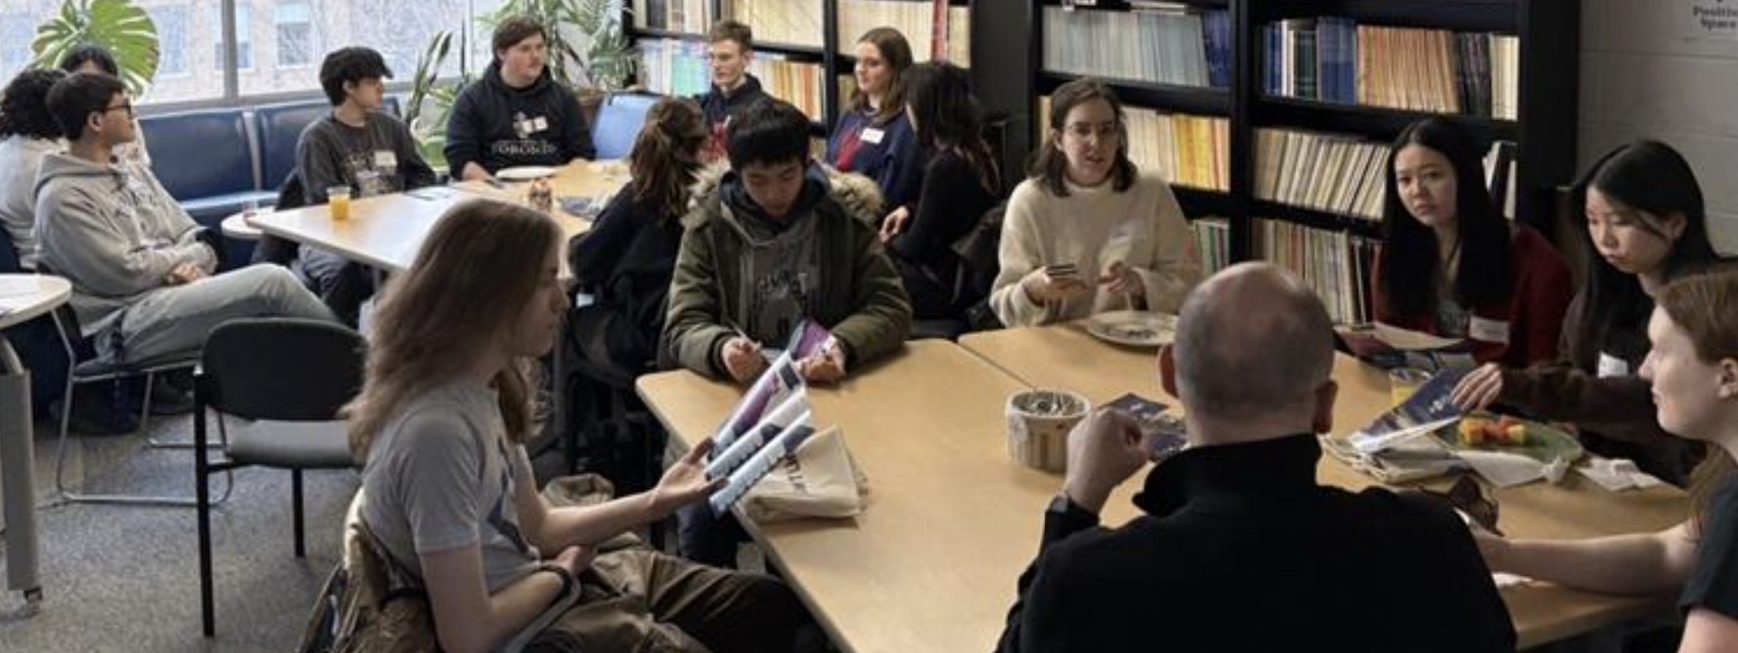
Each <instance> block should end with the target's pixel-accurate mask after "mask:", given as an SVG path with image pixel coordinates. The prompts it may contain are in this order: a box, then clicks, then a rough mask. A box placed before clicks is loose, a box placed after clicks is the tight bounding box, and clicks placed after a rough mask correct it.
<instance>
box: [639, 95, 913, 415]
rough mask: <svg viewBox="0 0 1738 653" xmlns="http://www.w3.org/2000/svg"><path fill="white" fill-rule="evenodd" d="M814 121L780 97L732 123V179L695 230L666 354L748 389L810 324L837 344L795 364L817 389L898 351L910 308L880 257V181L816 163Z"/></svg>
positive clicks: (702, 204)
mask: <svg viewBox="0 0 1738 653" xmlns="http://www.w3.org/2000/svg"><path fill="white" fill-rule="evenodd" d="M808 124H809V121H808V118H807V117H806V116H804V115H803V114H802V112H801V111H798V110H797V109H796V107H793V106H791V105H789V104H786V103H784V102H781V101H778V100H772V99H767V100H762V101H759V102H756V103H755V104H754V105H752V106H750V107H749V108H748V109H747V110H745V111H744V112H743V115H742V116H741V117H740V118H738V119H736V120H732V121H731V124H730V126H729V128H728V133H727V135H726V138H727V139H728V140H729V145H730V170H728V171H724V172H722V175H721V176H720V175H713V176H708V177H707V178H705V179H703V180H702V181H701V182H700V187H699V188H698V189H697V191H696V192H695V193H694V196H695V197H696V198H697V200H696V205H695V206H694V207H693V208H692V209H691V210H690V211H689V213H688V215H687V216H686V217H685V218H684V219H683V224H684V227H685V230H686V231H685V233H684V235H683V237H682V249H681V252H680V253H679V254H678V255H677V258H676V271H675V277H674V279H673V280H672V282H671V285H670V306H669V314H668V318H667V319H666V320H665V325H664V341H665V345H666V351H667V354H668V355H669V356H670V357H673V359H674V362H675V363H676V364H679V365H681V366H682V367H686V368H688V369H691V370H694V371H696V372H699V373H701V374H704V375H707V376H710V377H720V378H730V379H734V380H736V381H738V382H747V381H751V380H753V379H754V378H756V377H757V376H758V375H759V374H760V373H761V372H762V371H763V370H764V369H765V367H766V361H765V359H764V358H763V357H762V356H761V353H760V348H761V346H762V345H768V346H772V347H782V346H783V345H784V340H785V339H786V338H787V337H789V335H790V333H791V331H792V330H793V329H794V328H795V327H796V326H797V325H798V324H799V323H801V321H802V320H804V319H809V320H813V321H815V322H817V323H819V324H820V325H821V326H824V327H826V328H828V329H830V330H831V331H832V333H833V344H832V345H831V346H828V347H824V348H822V349H821V350H820V351H817V352H815V353H814V354H812V355H810V356H808V357H807V358H804V359H802V360H799V361H797V367H798V370H799V371H801V372H802V373H803V376H804V377H805V378H807V379H808V380H809V381H812V382H831V381H836V380H838V379H840V378H842V377H843V376H844V375H845V371H846V370H847V369H853V368H855V367H856V366H859V365H862V364H863V363H865V362H867V361H870V360H873V359H875V358H877V357H879V356H882V355H884V354H887V353H888V352H891V351H893V350H895V349H897V348H898V347H899V346H900V344H901V343H903V342H904V341H905V337H906V333H907V331H908V330H909V329H910V326H911V302H910V300H909V299H908V298H907V297H906V294H905V289H904V287H903V286H902V285H901V283H900V280H899V273H898V272H897V271H896V270H895V269H894V267H893V265H892V263H891V262H890V261H889V260H888V259H887V256H886V255H885V254H884V253H883V252H882V247H881V243H880V240H879V239H878V238H877V237H876V227H877V225H876V223H877V222H878V221H879V219H880V216H881V214H882V211H881V196H880V193H879V192H878V191H877V190H876V187H875V182H873V181H871V180H869V179H868V178H865V177H861V176H858V175H850V174H843V173H838V172H834V171H830V170H827V169H825V168H823V167H822V166H821V165H820V164H818V163H816V162H814V161H813V160H811V158H810V156H809V142H808Z"/></svg>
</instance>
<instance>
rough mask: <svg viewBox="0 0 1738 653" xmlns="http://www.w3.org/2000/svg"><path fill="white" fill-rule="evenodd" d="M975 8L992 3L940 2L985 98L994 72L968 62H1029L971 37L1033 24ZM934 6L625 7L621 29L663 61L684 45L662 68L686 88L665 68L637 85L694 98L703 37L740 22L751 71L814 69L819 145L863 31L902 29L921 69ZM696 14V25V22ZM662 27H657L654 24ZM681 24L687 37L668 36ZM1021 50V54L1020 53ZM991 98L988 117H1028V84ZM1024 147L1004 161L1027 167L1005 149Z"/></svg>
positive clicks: (959, 58) (830, 0) (845, 1)
mask: <svg viewBox="0 0 1738 653" xmlns="http://www.w3.org/2000/svg"><path fill="white" fill-rule="evenodd" d="M974 1H975V2H987V1H988V0H946V4H947V5H948V7H949V9H950V13H949V21H948V22H949V25H950V29H949V30H948V43H949V48H948V51H949V55H948V57H949V59H951V60H954V61H955V63H958V64H960V65H962V66H966V67H968V68H971V69H972V71H973V75H974V79H975V82H976V85H977V86H978V88H979V89H980V93H982V92H983V91H982V89H984V88H986V87H987V86H988V85H989V84H990V83H991V82H992V80H991V79H990V78H989V77H988V75H987V74H985V72H986V71H988V70H991V68H986V67H982V66H979V67H972V66H970V62H972V61H992V60H998V59H996V57H998V56H1001V57H1007V56H1010V55H1014V54H1016V53H1017V56H1018V57H1024V56H1025V55H1024V51H1023V49H1010V48H1009V47H1008V44H1007V43H998V42H995V41H996V40H987V39H973V38H972V37H971V35H973V34H999V33H1004V32H1006V31H1007V30H1013V29H1019V30H1022V31H1024V30H1025V29H1027V27H1026V25H1028V24H1030V23H1029V21H1027V20H1026V18H1025V16H1024V12H1023V11H1020V9H1021V7H1019V6H1017V5H1016V6H1013V7H1010V8H1009V9H1011V11H1005V12H1004V11H1000V9H1001V7H997V9H998V11H994V12H991V11H972V7H973V3H974ZM677 6H680V7H682V8H683V9H684V10H685V11H684V12H683V14H682V15H681V16H680V18H681V20H680V21H677V20H675V19H676V18H677V16H675V15H673V14H671V13H670V8H671V7H677ZM935 6H936V2H934V0H631V1H630V2H629V3H628V4H627V7H626V9H627V10H628V12H629V16H628V17H627V20H625V21H624V24H625V25H627V26H628V35H629V36H630V37H631V38H633V39H634V40H635V41H636V42H638V43H639V44H640V45H641V47H642V48H646V50H645V51H647V52H660V51H661V50H660V49H661V48H668V47H672V46H668V45H665V44H666V43H676V44H686V48H685V49H684V50H683V51H682V52H680V53H677V54H675V55H673V56H667V57H666V58H667V59H668V61H667V62H665V64H660V65H662V66H664V67H669V65H675V66H687V67H688V68H687V71H688V76H687V77H685V78H683V80H684V83H678V84H671V83H669V79H670V78H668V77H664V76H663V74H664V71H663V69H662V68H660V69H657V70H656V71H653V72H651V74H648V75H647V77H650V78H651V79H642V80H641V82H642V83H647V82H651V83H648V84H647V85H648V86H650V87H653V88H652V90H654V91H656V92H665V93H672V94H678V95H696V94H699V93H703V92H705V90H706V88H707V82H706V78H707V76H706V75H705V68H704V56H705V48H706V35H705V32H706V30H707V29H709V28H710V26H711V24H712V23H713V22H715V21H716V20H718V19H720V18H736V19H738V20H742V21H743V22H745V23H747V24H748V25H749V26H750V27H752V28H753V29H754V32H755V36H754V38H755V44H754V51H755V54H756V62H757V64H759V63H760V62H761V61H762V60H763V59H768V58H776V59H781V60H783V61H786V62H791V63H793V64H799V65H812V66H814V67H815V68H813V69H807V68H805V69H804V70H803V74H804V75H808V74H813V75H815V79H814V83H815V84H816V86H817V88H815V89H814V91H815V97H817V98H818V102H816V106H814V107H813V110H812V111H809V113H810V116H811V117H812V118H814V119H815V129H816V132H817V133H819V134H822V135H824V134H826V133H829V132H830V131H831V125H833V124H834V123H835V122H837V120H838V116H839V113H840V110H841V108H842V107H843V106H844V104H845V102H846V100H847V99H848V97H846V96H845V95H844V94H843V91H842V90H841V86H842V78H849V77H850V76H851V75H852V69H853V67H854V66H855V64H856V60H855V58H854V57H852V56H851V54H850V53H851V51H852V49H853V47H854V44H855V43H856V40H857V37H859V36H861V32H862V31H864V30H865V29H867V27H873V26H879V25H883V24H886V25H891V26H893V27H896V28H899V29H900V31H901V32H902V33H904V34H905V36H906V38H907V40H908V41H910V43H911V47H912V51H913V55H914V58H915V59H916V60H917V61H918V62H922V61H927V60H929V59H930V49H931V36H932V33H933V29H934V28H933V25H934V23H933V21H932V20H931V15H932V12H933V11H934V8H935ZM647 9H652V10H653V11H652V12H651V13H652V14H653V15H652V17H651V18H652V19H653V20H651V21H648V16H647V11H646V10H647ZM660 10H661V11H660ZM696 11H698V15H700V16H701V17H702V19H696V18H693V16H694V15H696V13H695V12H696ZM659 18H662V19H663V20H661V21H660V20H657V19H659ZM648 22H650V23H656V24H648ZM677 23H679V24H680V25H683V26H686V28H685V29H672V27H675V26H677V25H676V24H677ZM850 32H857V33H850ZM1020 45H1021V46H1022V48H1023V44H1020ZM751 72H754V73H755V74H756V76H758V77H760V78H761V82H762V84H763V85H765V86H766V88H767V91H768V92H769V93H772V94H773V95H775V96H779V97H784V96H783V95H782V94H781V93H779V92H777V91H775V84H774V83H772V82H773V80H770V79H768V78H767V76H766V75H762V74H761V72H760V71H758V70H753V71H751ZM1010 91H1011V92H1010ZM996 95H997V97H998V98H999V101H991V100H989V99H985V109H986V111H987V112H988V113H990V114H992V115H1004V116H1013V115H1020V116H1024V114H1025V113H1026V111H1027V110H1026V109H1025V108H1024V105H1025V104H1026V103H1027V102H1028V101H1029V100H1030V98H1031V91H1030V84H1029V82H1022V83H1020V84H1018V85H1016V86H1015V87H1013V88H1012V89H1000V92H998V93H997V94H996ZM785 99H791V98H789V97H785ZM799 106H801V104H800V103H799ZM1020 141H1021V142H1019V143H1009V142H1007V141H1006V140H1004V142H1003V143H1002V145H1003V150H1004V151H1005V152H1007V154H1008V155H1009V156H1019V157H1024V155H1025V150H1024V149H1019V150H1017V151H1008V149H1007V148H1009V147H1015V146H1018V147H1024V146H1025V143H1024V140H1023V139H1020ZM1016 160H1018V159H1016ZM1016 169H1017V168H1016Z"/></svg>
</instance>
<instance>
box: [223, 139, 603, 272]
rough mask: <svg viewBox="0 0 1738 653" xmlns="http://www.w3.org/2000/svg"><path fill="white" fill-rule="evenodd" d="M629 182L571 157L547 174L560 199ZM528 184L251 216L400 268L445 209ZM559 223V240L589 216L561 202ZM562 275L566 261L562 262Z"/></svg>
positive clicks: (264, 227) (598, 193)
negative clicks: (346, 212) (340, 210)
mask: <svg viewBox="0 0 1738 653" xmlns="http://www.w3.org/2000/svg"><path fill="white" fill-rule="evenodd" d="M626 182H627V177H626V173H625V170H624V169H623V168H622V167H621V165H620V164H619V162H590V161H575V162H573V163H570V164H568V165H567V166H564V167H562V168H561V169H560V170H559V171H558V172H556V174H555V176H554V177H552V178H551V179H550V186H551V190H552V192H553V193H554V195H555V197H556V198H557V202H558V203H559V200H560V198H562V197H572V196H583V197H607V196H608V195H609V194H611V193H614V192H615V191H616V190H617V189H619V188H621V186H622V184H624V183H626ZM526 188H527V184H526V183H513V182H503V185H502V187H501V188H494V187H492V186H489V185H488V184H485V183H483V182H475V181H468V182H462V183H458V184H454V185H453V186H448V187H429V188H422V189H418V190H414V191H408V192H404V193H393V194H390V195H380V196H376V197H368V198H363V199H353V200H351V201H350V217H349V218H348V219H345V220H333V219H332V213H331V211H330V210H329V209H328V207H327V206H326V205H324V204H321V205H317V206H305V207H301V208H297V209H290V210H287V211H273V212H269V213H262V214H258V215H255V216H253V218H252V219H251V220H250V221H249V222H250V224H252V225H253V226H254V227H257V228H258V229H259V230H260V231H263V232H265V233H268V234H271V235H274V236H278V237H280V238H288V239H290V240H294V241H296V242H299V243H303V244H308V245H314V246H316V247H321V248H325V249H330V250H332V251H334V252H337V253H339V254H341V255H343V256H344V257H345V258H349V259H351V260H355V261H360V262H363V263H367V264H369V265H372V266H375V267H378V268H382V269H386V270H403V269H405V268H407V267H409V266H410V264H411V262H412V261H414V260H415V259H416V253H417V250H418V249H419V248H421V247H422V241H423V239H424V238H425V237H427V236H428V234H429V232H430V231H431V230H432V229H433V228H434V225H435V223H436V222H437V221H439V220H440V218H441V216H442V215H444V214H445V213H446V212H447V210H448V209H451V208H452V207H454V206H456V205H458V204H460V203H462V202H464V201H465V200H468V199H475V198H478V197H486V198H490V199H496V200H501V201H506V202H512V203H515V204H524V203H525V191H526ZM552 217H554V218H555V220H556V222H558V223H560V224H561V230H562V235H563V241H564V242H565V240H566V239H569V238H572V237H574V236H576V235H579V234H582V233H585V232H586V231H587V230H589V229H590V228H591V221H589V220H584V219H581V218H577V217H574V216H572V215H569V214H568V213H566V212H565V211H562V210H560V207H559V204H558V205H557V207H556V210H555V212H554V213H553V214H552ZM563 270H564V274H565V270H566V265H565V262H564V263H563Z"/></svg>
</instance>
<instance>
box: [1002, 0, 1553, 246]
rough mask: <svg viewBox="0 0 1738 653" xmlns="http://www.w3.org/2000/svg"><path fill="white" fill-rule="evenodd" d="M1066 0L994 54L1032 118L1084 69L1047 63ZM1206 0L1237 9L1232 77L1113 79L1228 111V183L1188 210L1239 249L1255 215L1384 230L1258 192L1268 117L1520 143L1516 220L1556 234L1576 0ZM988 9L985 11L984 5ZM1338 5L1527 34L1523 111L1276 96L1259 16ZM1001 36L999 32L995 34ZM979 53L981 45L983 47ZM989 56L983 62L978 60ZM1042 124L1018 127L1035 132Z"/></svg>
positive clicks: (1157, 96)
mask: <svg viewBox="0 0 1738 653" xmlns="http://www.w3.org/2000/svg"><path fill="white" fill-rule="evenodd" d="M1064 4H1066V3H1065V2H1064V1H1063V0H1029V2H1027V3H1025V5H1026V10H1027V13H1028V15H1029V17H1030V21H1029V22H1028V23H1027V24H1026V26H1025V29H1026V31H1025V32H1022V33H1019V34H1008V35H1007V40H1016V39H1015V38H1014V37H1016V36H1020V35H1023V36H1026V37H1027V38H1026V39H1025V40H1026V41H1027V43H1028V47H1027V48H1026V50H1027V52H1026V55H1025V57H1026V58H1025V59H1024V60H1010V59H1005V58H998V59H985V60H984V61H985V62H986V63H990V62H993V65H994V66H995V70H994V71H986V76H989V77H991V78H992V79H994V80H996V82H995V83H998V84H1000V83H1008V84H1021V85H1026V86H1028V87H1029V88H1031V89H1032V90H1033V91H1034V92H1033V94H1032V96H1031V98H1030V99H1029V100H1028V101H1027V102H1026V103H1025V104H1024V105H1023V107H1022V109H1023V110H1024V111H1027V112H1029V115H1028V120H1029V121H1040V120H1042V118H1043V117H1042V116H1037V115H1036V111H1037V106H1038V96H1039V95H1044V94H1048V93H1050V92H1051V91H1053V90H1054V89H1055V88H1056V87H1057V86H1060V85H1061V84H1063V83H1065V82H1067V81H1069V80H1072V79H1074V78H1076V77H1078V76H1077V75H1071V74H1064V73H1057V72H1052V71H1046V70H1044V69H1043V52H1044V49H1043V48H1044V45H1043V43H1042V40H1043V35H1044V28H1043V25H1042V24H1040V21H1042V20H1043V8H1044V7H1046V6H1061V5H1064ZM1185 4H1188V5H1190V6H1193V7H1198V8H1202V9H1224V10H1227V11H1228V13H1229V17H1230V32H1231V61H1230V64H1231V88H1229V89H1215V88H1209V87H1175V86H1167V85H1161V84H1151V83H1142V82H1130V81H1127V80H1104V81H1106V82H1107V83H1109V84H1110V85H1111V86H1112V87H1113V88H1115V89H1116V90H1117V93H1118V95H1119V96H1120V97H1121V99H1122V100H1123V101H1124V103H1125V104H1128V105H1130V106H1139V107H1144V108H1153V109H1159V110H1163V111H1175V112H1180V113H1191V114H1199V115H1212V116H1225V117H1228V118H1229V119H1230V132H1231V133H1230V143H1229V150H1230V152H1229V155H1230V159H1231V170H1230V173H1231V174H1230V180H1229V181H1230V185H1229V188H1228V190H1227V192H1225V193H1215V192H1211V191H1198V190H1192V189H1183V188H1181V187H1179V188H1178V189H1177V195H1178V199H1179V201H1180V202H1181V203H1182V204H1183V205H1184V208H1185V210H1187V211H1189V212H1190V215H1192V216H1194V215H1205V214H1212V215H1217V216H1221V217H1225V218H1228V219H1229V222H1230V225H1231V226H1230V230H1231V234H1230V242H1231V250H1232V251H1231V257H1232V260H1248V259H1249V258H1251V257H1252V254H1253V243H1252V237H1253V235H1254V229H1252V228H1251V227H1252V225H1253V223H1252V219H1254V218H1266V219H1276V220H1287V221H1291V222H1296V223H1299V224H1303V225H1307V226H1311V227H1316V228H1321V229H1329V230H1336V231H1349V232H1352V233H1354V234H1357V235H1363V236H1377V235H1379V233H1380V224H1379V223H1378V222H1375V221H1372V220H1369V219H1367V218H1363V217H1358V216H1349V215H1339V214H1336V213H1331V212H1326V211H1319V210H1315V209H1310V208H1305V207H1298V206H1290V205H1286V204H1280V203H1277V202H1272V201H1268V200H1261V199H1257V198H1256V197H1255V196H1254V178H1255V171H1256V170H1257V169H1258V166H1257V165H1256V163H1257V162H1256V160H1255V156H1256V153H1255V147H1254V143H1255V132H1256V130H1257V129H1262V128H1286V129H1303V130H1310V131H1321V132H1333V133H1345V134H1351V135H1356V136H1362V137H1364V138H1368V139H1372V140H1377V141H1386V140H1391V139H1393V138H1394V137H1395V136H1397V135H1398V134H1399V133H1400V131H1401V130H1403V129H1404V128H1405V127H1406V125H1408V124H1410V123H1412V122H1413V121H1415V120H1418V119H1420V118H1424V117H1427V116H1436V117H1440V118H1443V119H1446V120H1448V121H1450V122H1453V123H1455V124H1457V125H1459V126H1461V127H1463V128H1465V129H1466V130H1467V131H1468V133H1470V134H1472V135H1473V136H1474V138H1475V139H1477V140H1478V141H1480V142H1481V143H1482V144H1484V145H1486V146H1488V145H1489V144H1490V143H1491V142H1492V141H1494V140H1504V141H1512V142H1514V143H1516V145H1517V150H1518V152H1517V157H1516V164H1515V165H1516V169H1515V175H1516V189H1515V190H1514V191H1513V192H1515V193H1516V196H1515V212H1516V215H1515V217H1516V219H1517V220H1521V221H1523V222H1525V223H1528V224H1531V225H1533V226H1535V227H1539V228H1541V231H1543V232H1544V233H1552V231H1553V230H1552V229H1550V228H1549V227H1550V225H1549V222H1550V220H1552V216H1553V215H1554V210H1555V207H1554V193H1555V192H1556V189H1557V188H1558V187H1560V186H1563V185H1566V184H1568V183H1570V182H1571V181H1572V180H1573V178H1574V175H1575V165H1576V158H1575V156H1576V155H1575V146H1576V135H1575V129H1576V115H1577V111H1576V109H1577V107H1576V100H1577V90H1578V89H1577V83H1578V79H1577V78H1578V72H1577V71H1578V66H1579V57H1580V52H1579V48H1580V36H1579V34H1580V24H1581V21H1580V15H1581V8H1580V2H1579V0H1284V1H1280V0H1193V1H1190V2H1186V3H1185ZM1076 10H1078V11H1131V8H1130V6H1129V4H1128V3H1127V2H1124V1H1123V0H1097V2H1096V3H1095V4H1094V5H1093V6H1091V7H1079V8H1077V9H1076ZM976 13H984V12H976ZM1321 16H1336V17H1343V18H1350V19H1352V20H1354V21H1357V22H1358V23H1360V24H1373V25H1383V26H1396V27H1417V28H1429V29H1445V30H1452V31H1458V32H1494V33H1502V34H1512V35H1515V36H1517V37H1518V38H1519V41H1520V56H1521V62H1520V79H1519V81H1518V86H1519V89H1518V90H1519V96H1520V97H1519V112H1518V119H1516V120H1499V119H1493V118H1485V117H1477V116H1470V115H1451V114H1433V113H1427V112H1419V111H1405V110H1398V109H1389V108H1383V107H1373V106H1362V105H1346V104H1333V103H1327V102H1318V101H1313V100H1300V99H1293V98H1283V97H1269V96H1265V95H1263V94H1262V93H1261V73H1262V65H1263V62H1264V59H1263V52H1262V49H1263V47H1264V45H1263V43H1262V32H1261V30H1262V26H1263V25H1266V24H1268V23H1272V22H1276V21H1280V20H1284V19H1288V18H1315V17H1321ZM998 40H1002V38H1001V34H998ZM975 55H976V53H974V56H975ZM980 67H985V66H980ZM1035 133H1036V130H1035V129H1033V128H1027V129H1025V130H1023V131H1022V132H1017V134H1018V135H1020V136H1023V137H1024V138H1026V139H1028V142H1031V141H1030V139H1033V138H1035Z"/></svg>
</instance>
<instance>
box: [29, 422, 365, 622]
mask: <svg viewBox="0 0 1738 653" xmlns="http://www.w3.org/2000/svg"><path fill="white" fill-rule="evenodd" d="M55 426H56V425H55V424H54V423H52V422H50V421H46V420H44V421H39V422H38V423H37V425H36V434H37V437H36V468H35V469H36V485H37V499H38V502H39V503H41V504H47V503H51V502H52V501H53V500H54V499H55V497H56V495H55V491H54V451H55V446H54V445H55V440H54V433H55V431H54V428H55ZM149 432H150V433H151V434H152V435H155V436H158V437H161V438H164V439H168V440H181V441H186V440H189V439H191V434H192V418H191V417H185V416H184V417H175V418H153V419H152V421H151V424H150V426H149ZM144 440H145V438H144V437H143V436H142V435H127V436H118V437H86V438H78V437H76V436H75V438H74V439H73V440H72V441H69V449H68V458H67V463H68V464H67V471H68V474H67V479H68V482H69V484H74V485H77V484H80V483H84V484H85V487H86V490H87V491H95V492H145V493H151V494H178V495H184V496H191V493H192V488H193V457H192V452H191V451H189V450H185V449H182V450H148V449H145V448H144ZM358 483H359V479H358V477H357V475H356V474H355V473H353V472H349V471H337V472H328V471H323V472H309V473H307V474H306V475H305V476H304V486H303V487H304V492H305V500H306V509H307V513H306V518H307V529H308V533H307V547H308V549H307V553H308V555H307V557H306V558H296V557H295V551H294V548H293V539H294V531H293V528H292V522H291V517H290V515H291V504H290V475H289V472H287V471H283V470H273V469H244V470H238V471H237V472H236V473H235V491H234V494H233V496H232V497H231V498H230V500H229V501H228V503H227V504H225V505H222V506H219V507H217V508H216V509H215V510H214V511H213V512H212V541H213V567H214V572H215V578H216V582H215V586H216V605H217V636H216V637H215V638H213V639H206V638H204V637H203V636H201V633H200V630H199V580H198V560H199V553H198V542H197V539H196V538H197V536H196V531H195V528H196V526H195V516H194V509H193V508H158V507H136V506H112V505H53V506H48V507H44V508H42V509H40V510H38V512H37V528H38V532H39V536H40V543H41V544H40V550H41V556H40V558H41V559H40V570H41V581H42V587H43V594H44V600H43V602H42V603H41V610H40V611H39V612H38V613H37V614H35V615H34V616H24V615H22V614H21V608H23V606H24V601H23V597H22V595H21V594H19V593H17V592H7V593H5V595H4V597H3V598H0V651H5V652H7V653H22V652H26V651H286V650H290V649H291V648H293V647H294V645H295V643H296V642H297V640H298V639H299V637H300V635H301V631H302V628H303V625H304V624H305V623H306V619H307V616H308V614H309V610H310V608H311V607H312V605H313V599H314V595H315V593H316V592H317V591H318V590H319V587H320V584H321V583H323V582H324V581H325V579H326V575H327V574H328V573H330V572H331V570H332V569H333V568H334V567H335V566H336V565H337V563H338V559H339V555H340V552H339V548H340V532H341V526H342V522H343V517H344V511H345V509H346V507H347V506H348V505H349V501H350V498H351V497H352V496H353V495H354V494H355V492H356V488H357V487H358ZM223 484H224V481H223V480H222V477H221V476H217V477H214V478H213V480H212V489H213V491H214V492H221V491H222V488H223ZM6 563H7V560H6V555H5V551H4V547H0V565H3V564H6Z"/></svg>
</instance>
